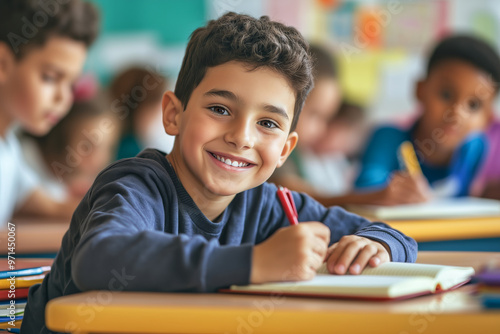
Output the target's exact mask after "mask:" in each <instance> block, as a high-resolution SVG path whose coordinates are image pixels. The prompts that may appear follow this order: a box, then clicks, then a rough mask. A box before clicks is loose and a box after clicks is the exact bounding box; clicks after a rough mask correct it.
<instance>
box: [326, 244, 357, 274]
mask: <svg viewBox="0 0 500 334" xmlns="http://www.w3.org/2000/svg"><path fill="white" fill-rule="evenodd" d="M360 242H361V241H359V240H356V241H352V242H349V243H348V244H347V245H345V246H344V247H342V245H340V246H339V247H338V248H337V249H335V251H334V252H333V253H332V255H331V256H330V258H332V257H333V256H335V257H333V259H332V260H331V261H332V262H333V263H334V264H333V265H332V264H330V265H329V268H332V267H333V268H332V269H333V271H332V272H333V273H335V274H339V275H343V274H345V273H346V272H347V269H348V268H349V265H350V264H351V263H352V261H354V259H355V258H356V256H357V255H358V251H359V249H360Z"/></svg>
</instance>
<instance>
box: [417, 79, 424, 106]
mask: <svg viewBox="0 0 500 334" xmlns="http://www.w3.org/2000/svg"><path fill="white" fill-rule="evenodd" d="M424 89H425V80H419V81H417V84H416V86H415V97H416V98H417V101H419V102H422V100H423V97H424Z"/></svg>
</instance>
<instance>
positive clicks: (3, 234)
mask: <svg viewBox="0 0 500 334" xmlns="http://www.w3.org/2000/svg"><path fill="white" fill-rule="evenodd" d="M12 223H13V224H15V227H16V230H15V232H16V234H15V238H16V254H40V253H43V254H47V253H57V251H58V250H59V247H61V240H62V237H63V235H64V233H66V231H67V230H68V227H69V222H66V221H54V220H39V219H37V220H24V219H23V220H20V219H18V220H13V221H12ZM8 233H9V231H8V230H7V229H2V230H0V245H7V241H8ZM5 254H7V246H5V247H3V246H2V248H0V255H5Z"/></svg>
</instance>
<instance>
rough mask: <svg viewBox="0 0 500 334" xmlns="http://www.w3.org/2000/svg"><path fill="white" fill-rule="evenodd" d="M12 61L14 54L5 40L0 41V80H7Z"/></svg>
mask: <svg viewBox="0 0 500 334" xmlns="http://www.w3.org/2000/svg"><path fill="white" fill-rule="evenodd" d="M13 63H14V54H13V53H12V50H11V49H10V48H9V46H8V45H7V44H6V43H5V42H0V82H5V80H7V76H8V73H9V72H10V69H11V67H12V64H13Z"/></svg>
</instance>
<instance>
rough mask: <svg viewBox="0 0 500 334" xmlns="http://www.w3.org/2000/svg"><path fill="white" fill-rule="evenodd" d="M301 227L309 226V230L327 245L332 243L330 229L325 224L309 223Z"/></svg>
mask: <svg viewBox="0 0 500 334" xmlns="http://www.w3.org/2000/svg"><path fill="white" fill-rule="evenodd" d="M299 225H304V226H307V228H308V229H310V231H311V232H312V233H313V234H314V235H315V236H316V237H318V238H321V239H322V240H323V241H324V242H326V244H329V243H330V228H328V226H326V225H325V224H323V223H319V222H307V223H301V224H299Z"/></svg>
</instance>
